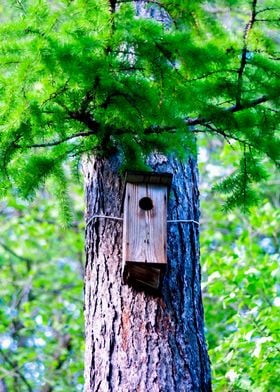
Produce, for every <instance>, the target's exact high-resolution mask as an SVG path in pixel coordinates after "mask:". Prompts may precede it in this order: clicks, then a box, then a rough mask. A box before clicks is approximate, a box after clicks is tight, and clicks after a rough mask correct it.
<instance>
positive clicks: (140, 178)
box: [123, 171, 172, 290]
mask: <svg viewBox="0 0 280 392" xmlns="http://www.w3.org/2000/svg"><path fill="white" fill-rule="evenodd" d="M171 182H172V174H170V173H148V172H147V173H146V172H135V171H134V172H127V174H126V179H125V190H124V197H123V279H124V282H125V283H127V284H129V285H132V286H134V287H138V288H140V289H151V290H158V289H159V287H160V284H161V281H162V277H163V273H164V270H165V267H166V264H167V255H166V242H167V228H166V226H167V199H168V193H169V188H170V185H171Z"/></svg>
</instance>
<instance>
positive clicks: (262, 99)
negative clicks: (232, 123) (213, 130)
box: [185, 95, 270, 126]
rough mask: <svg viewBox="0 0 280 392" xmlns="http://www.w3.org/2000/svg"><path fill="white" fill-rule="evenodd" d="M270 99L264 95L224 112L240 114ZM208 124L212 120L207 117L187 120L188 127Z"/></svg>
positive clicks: (233, 106)
mask: <svg viewBox="0 0 280 392" xmlns="http://www.w3.org/2000/svg"><path fill="white" fill-rule="evenodd" d="M269 99H270V98H269V97H267V96H266V95H263V96H261V97H259V98H256V99H253V100H251V101H248V102H245V103H243V104H242V105H241V104H240V105H237V104H236V105H232V106H230V107H228V108H226V109H224V112H229V113H236V112H240V111H242V110H245V109H251V108H254V107H256V106H258V105H260V104H262V103H265V102H267V101H269ZM208 122H211V118H205V117H196V118H187V119H186V120H185V123H186V125H190V126H191V125H203V124H206V123H208Z"/></svg>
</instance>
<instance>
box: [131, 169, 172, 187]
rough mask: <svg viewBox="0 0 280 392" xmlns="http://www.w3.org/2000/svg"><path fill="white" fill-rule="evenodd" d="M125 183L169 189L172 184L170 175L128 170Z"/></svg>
mask: <svg viewBox="0 0 280 392" xmlns="http://www.w3.org/2000/svg"><path fill="white" fill-rule="evenodd" d="M127 182H130V183H132V184H156V185H163V186H167V187H168V188H169V187H170V186H171V182H172V174H171V173H155V172H144V171H135V170H133V171H132V170H130V171H127V172H126V175H125V183H127Z"/></svg>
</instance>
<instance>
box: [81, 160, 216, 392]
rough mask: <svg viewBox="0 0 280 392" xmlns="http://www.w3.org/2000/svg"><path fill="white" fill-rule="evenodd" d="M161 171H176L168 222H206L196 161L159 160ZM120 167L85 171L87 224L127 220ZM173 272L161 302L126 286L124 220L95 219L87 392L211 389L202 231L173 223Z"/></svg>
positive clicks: (90, 237) (90, 233) (88, 291)
mask: <svg viewBox="0 0 280 392" xmlns="http://www.w3.org/2000/svg"><path fill="white" fill-rule="evenodd" d="M150 164H151V166H152V168H153V170H155V171H167V172H170V173H173V184H172V191H171V194H170V199H169V208H168V219H194V220H196V221H197V220H198V219H199V204H198V203H199V202H198V188H197V185H198V177H197V167H196V163H195V161H193V160H189V162H188V164H187V165H183V164H182V163H180V162H178V161H177V160H173V159H172V160H170V161H167V159H166V158H165V157H161V156H157V157H156V156H154V157H152V158H151V159H150ZM118 167H119V162H118V160H117V159H116V158H112V159H109V160H105V159H93V160H89V161H88V162H87V163H86V165H85V181H86V182H85V186H86V196H87V211H86V215H87V219H89V218H90V217H91V216H92V215H94V214H104V215H111V216H120V209H121V197H122V191H123V181H122V179H121V178H120V176H119V175H118ZM167 242H168V244H167V247H168V267H167V271H166V274H165V278H164V281H163V287H162V295H161V296H160V297H156V296H151V295H148V294H146V293H144V292H137V291H135V290H134V289H132V288H130V287H128V286H127V285H123V284H122V278H121V265H122V222H119V221H112V220H108V219H102V218H99V219H95V220H92V222H91V223H90V224H89V225H88V226H87V230H86V271H85V272H86V273H85V319H86V326H85V330H86V353H85V391H86V392H93V391H102V392H107V391H113V392H133V391H135V392H136V391H137V392H145V391H147V392H157V391H166V392H173V391H174V392H175V391H176V392H179V391H180V392H181V391H210V390H211V383H210V367H209V359H208V355H207V348H206V344H205V339H204V332H203V308H202V300H201V289H200V265H199V228H198V226H197V225H195V224H193V223H170V224H168V234H167Z"/></svg>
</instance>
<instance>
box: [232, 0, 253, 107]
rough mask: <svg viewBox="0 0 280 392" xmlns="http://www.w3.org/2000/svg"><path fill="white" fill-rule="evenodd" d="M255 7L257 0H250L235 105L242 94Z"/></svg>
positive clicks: (239, 100) (238, 103)
mask: <svg viewBox="0 0 280 392" xmlns="http://www.w3.org/2000/svg"><path fill="white" fill-rule="evenodd" d="M256 7H257V0H253V1H252V13H251V17H250V20H249V22H248V23H247V24H246V26H245V30H244V34H243V48H242V53H241V61H240V67H239V70H238V79H237V94H236V106H240V105H241V94H242V85H243V74H244V71H245V67H246V64H247V52H248V49H247V40H248V36H249V33H250V31H251V29H252V28H253V25H254V23H255V21H256Z"/></svg>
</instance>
